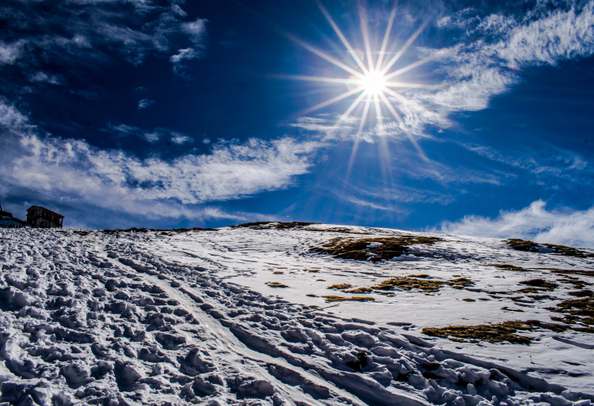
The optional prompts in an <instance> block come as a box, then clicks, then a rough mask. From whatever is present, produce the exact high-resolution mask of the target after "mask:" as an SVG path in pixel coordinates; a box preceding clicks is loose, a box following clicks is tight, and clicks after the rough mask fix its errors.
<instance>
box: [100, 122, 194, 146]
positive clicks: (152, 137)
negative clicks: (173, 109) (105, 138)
mask: <svg viewBox="0 0 594 406" xmlns="http://www.w3.org/2000/svg"><path fill="white" fill-rule="evenodd" d="M104 131H109V132H112V133H114V134H117V135H118V136H122V137H128V136H134V137H138V138H141V139H143V140H145V141H147V142H150V143H155V142H157V141H159V140H160V139H163V138H168V139H169V140H171V142H173V143H174V144H177V145H182V144H185V143H187V142H191V141H193V140H194V139H193V138H192V137H189V136H187V135H185V134H183V133H180V132H178V131H174V130H170V129H168V128H162V127H156V128H154V129H152V130H143V129H141V128H138V127H134V126H132V125H127V124H118V125H113V124H111V123H109V124H108V125H107V128H106V129H105V130H104Z"/></svg>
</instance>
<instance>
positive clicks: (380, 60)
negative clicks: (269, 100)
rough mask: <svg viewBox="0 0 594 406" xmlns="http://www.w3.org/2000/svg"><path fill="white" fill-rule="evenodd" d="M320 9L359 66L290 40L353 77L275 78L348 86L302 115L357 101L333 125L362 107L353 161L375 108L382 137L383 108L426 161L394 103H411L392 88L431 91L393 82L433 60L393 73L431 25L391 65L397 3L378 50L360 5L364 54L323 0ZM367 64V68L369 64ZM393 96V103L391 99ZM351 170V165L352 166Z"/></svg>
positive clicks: (408, 44)
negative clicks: (343, 102) (349, 64)
mask: <svg viewBox="0 0 594 406" xmlns="http://www.w3.org/2000/svg"><path fill="white" fill-rule="evenodd" d="M316 1H317V3H318V6H319V8H320V10H321V11H322V13H323V14H324V16H325V17H326V20H328V22H329V23H330V25H331V26H332V28H333V29H334V32H335V33H336V35H338V37H339V38H340V40H341V42H342V43H343V45H344V46H345V48H346V52H347V53H348V54H349V55H350V56H351V57H352V58H353V60H354V62H355V64H356V66H348V65H347V64H345V63H343V62H341V61H339V60H337V59H335V58H334V57H332V56H330V55H328V54H326V53H325V52H323V51H321V50H319V49H317V48H315V47H313V46H311V45H309V44H307V43H306V42H304V41H302V40H300V39H299V38H297V37H295V36H293V35H289V34H287V36H288V37H289V38H290V39H292V40H293V41H295V42H296V43H297V44H299V45H301V46H302V47H304V48H305V49H307V50H308V51H310V52H312V53H314V54H316V55H317V56H319V57H320V58H323V59H325V60H326V61H328V62H330V63H332V64H333V65H335V66H337V67H339V68H341V69H343V70H344V71H345V72H346V73H347V74H350V77H346V78H327V77H318V76H295V75H275V77H279V78H285V79H296V80H306V81H311V82H324V83H326V84H337V85H346V87H347V89H348V90H347V91H346V92H344V93H342V94H340V95H338V96H336V97H333V98H332V99H329V100H327V101H324V102H322V103H319V104H317V105H315V106H313V107H311V108H309V109H307V110H305V111H303V112H302V113H301V114H307V113H311V112H312V111H315V110H318V109H321V108H324V107H326V106H329V105H331V104H334V103H336V102H338V101H340V100H344V99H346V98H348V97H351V96H355V95H357V97H356V98H355V100H354V101H353V103H352V104H351V106H350V107H349V108H348V109H347V111H346V112H345V113H344V114H343V115H342V116H341V117H340V118H339V120H338V122H337V123H336V124H335V125H334V128H335V129H337V128H339V124H340V123H341V122H342V121H343V120H345V119H346V118H348V117H349V115H350V114H351V113H352V112H353V111H354V110H355V108H356V107H357V106H358V105H359V104H361V103H363V112H362V114H361V119H360V122H359V126H358V132H357V137H356V139H355V146H354V147H353V154H352V156H351V161H352V158H353V156H354V153H355V152H356V150H357V145H358V142H359V137H360V135H361V133H362V132H363V129H364V127H365V122H366V120H367V116H368V113H369V110H370V109H371V108H373V109H374V110H375V113H376V117H377V123H378V128H379V133H380V134H381V133H382V131H383V128H384V125H383V121H384V117H383V116H382V106H383V107H384V108H386V109H387V110H388V111H389V112H390V114H391V115H392V117H394V119H395V120H396V121H397V122H398V125H399V127H400V129H401V130H402V131H404V132H405V133H406V135H407V136H408V139H409V140H410V141H411V143H412V144H413V145H414V146H415V148H416V149H417V151H418V152H419V155H420V156H421V157H422V158H423V159H427V157H426V156H425V153H424V152H423V150H422V149H421V147H420V146H419V144H418V142H417V141H416V139H415V137H414V136H413V135H412V134H411V133H410V131H409V130H408V128H407V126H406V124H405V123H404V121H403V120H402V118H401V116H400V114H398V112H397V111H396V109H395V108H394V106H393V105H392V103H393V102H394V100H399V101H401V102H408V100H407V99H406V98H405V97H404V96H403V95H401V94H399V93H397V92H395V91H394V90H393V88H431V87H432V86H428V85H423V84H416V83H407V82H397V81H394V80H393V78H395V77H397V76H399V75H401V74H403V73H405V72H408V71H410V70H412V69H415V68H417V67H419V66H421V65H423V64H425V63H427V62H429V61H430V60H432V59H433V57H428V58H424V59H421V60H419V61H416V62H414V63H411V64H410V65H408V66H405V67H403V68H400V69H397V70H394V71H390V70H391V69H392V67H393V66H394V64H395V63H396V62H397V61H398V60H399V59H400V57H401V56H402V54H404V52H406V50H407V49H408V48H409V47H410V45H411V44H412V43H413V42H414V41H415V40H416V39H417V37H418V36H419V35H420V34H421V32H422V31H423V29H424V28H425V27H426V26H427V24H428V21H427V22H425V23H424V24H423V25H422V26H421V27H419V28H418V29H417V31H415V33H414V34H413V35H412V36H411V37H410V38H409V39H408V40H407V41H406V42H405V43H404V44H403V45H402V47H401V48H400V49H399V50H398V52H396V53H394V55H392V56H391V58H390V59H389V60H388V62H384V58H385V59H388V58H389V56H388V52H386V49H387V48H388V44H389V43H390V34H391V31H392V27H393V24H394V18H395V16H396V2H395V3H394V6H393V7H392V12H391V13H390V16H389V18H388V24H387V28H386V32H385V34H384V37H383V41H382V44H381V48H380V49H379V50H377V49H374V46H373V45H374V44H372V43H371V41H370V39H369V32H368V29H367V15H366V12H365V7H364V6H363V3H362V1H361V0H360V1H359V19H360V21H361V33H362V36H363V42H364V44H365V52H363V51H360V50H358V49H355V48H353V47H352V46H351V44H350V43H349V41H348V40H347V38H346V37H345V36H344V34H343V33H342V31H341V30H340V28H339V27H338V25H337V24H336V22H334V19H333V18H332V16H331V15H330V13H329V12H328V10H327V9H326V8H325V7H324V5H323V4H322V3H321V1H320V0H316ZM374 55H377V60H375V61H374ZM366 63H367V64H366ZM388 96H390V97H391V98H392V99H389V98H388ZM349 167H350V165H349Z"/></svg>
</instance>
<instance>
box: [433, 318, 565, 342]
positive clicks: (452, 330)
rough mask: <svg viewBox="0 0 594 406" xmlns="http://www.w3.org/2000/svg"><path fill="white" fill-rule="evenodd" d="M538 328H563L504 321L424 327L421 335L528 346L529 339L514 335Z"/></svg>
mask: <svg viewBox="0 0 594 406" xmlns="http://www.w3.org/2000/svg"><path fill="white" fill-rule="evenodd" d="M538 328H543V329H549V330H553V331H558V332H559V331H564V330H565V327H563V326H559V325H557V324H550V323H543V322H540V321H538V320H528V321H505V322H503V323H499V324H479V325H476V326H447V327H439V328H436V327H425V328H423V330H422V332H423V334H427V335H429V336H433V337H442V338H448V339H450V340H451V341H456V342H473V341H474V342H476V341H477V340H479V341H488V342H491V343H499V342H503V341H507V342H510V343H514V344H530V342H531V341H532V340H531V339H530V338H529V337H525V336H521V335H518V334H516V332H517V331H518V330H524V331H532V330H536V329H538Z"/></svg>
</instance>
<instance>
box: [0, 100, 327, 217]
mask: <svg viewBox="0 0 594 406" xmlns="http://www.w3.org/2000/svg"><path fill="white" fill-rule="evenodd" d="M0 124H3V125H4V126H5V130H7V131H6V132H5V133H4V134H3V136H2V137H1V138H0V146H1V148H0V183H3V184H5V185H9V186H11V187H13V188H20V189H26V190H28V191H35V193H36V195H37V196H39V197H40V199H41V198H43V199H49V200H52V199H53V200H55V201H61V202H68V201H71V202H76V204H77V205H81V204H82V205H89V206H93V207H100V208H103V209H109V210H115V211H119V212H125V213H131V214H136V215H146V216H149V217H152V218H160V217H161V218H163V217H169V218H172V217H173V218H177V217H180V216H186V217H196V215H197V214H196V211H197V210H199V209H198V208H197V205H200V204H204V203H207V202H213V201H225V200H231V199H239V198H242V197H245V196H250V195H254V194H257V193H261V192H266V191H273V190H279V189H286V188H288V187H290V186H292V185H293V184H294V182H295V177H296V176H298V175H302V174H305V173H307V172H308V169H309V167H310V166H311V165H312V163H311V160H310V156H311V155H312V154H313V153H315V152H316V151H317V150H318V149H319V148H321V147H322V146H323V145H322V144H321V143H319V142H313V141H302V142H298V141H296V140H294V139H291V138H281V139H277V140H273V141H270V142H265V141H262V140H256V139H251V140H249V141H247V142H245V143H242V144H238V143H232V142H219V143H217V144H215V145H214V146H213V149H212V152H211V153H209V154H188V155H184V156H180V157H177V158H175V159H173V160H171V161H165V160H163V159H160V158H159V157H151V158H148V159H138V158H136V157H134V156H131V155H129V154H127V153H125V152H123V151H120V150H99V149H97V148H94V147H92V146H90V145H89V144H88V143H86V142H84V141H80V140H65V139H61V138H55V137H43V136H40V135H38V134H35V133H33V132H31V131H29V132H27V131H22V129H23V128H26V125H27V120H26V117H25V116H23V115H22V114H20V113H18V111H16V110H15V109H14V107H12V106H8V105H6V104H5V103H0ZM117 127H120V129H122V130H125V131H133V130H130V128H132V129H134V127H131V126H123V125H120V126H117ZM114 128H116V127H114ZM29 193H30V192H29ZM201 210H202V209H200V212H201V213H202V211H201ZM201 215H202V214H201Z"/></svg>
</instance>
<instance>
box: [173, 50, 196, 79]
mask: <svg viewBox="0 0 594 406" xmlns="http://www.w3.org/2000/svg"><path fill="white" fill-rule="evenodd" d="M202 55H203V52H202V51H197V50H195V49H194V48H184V49H178V50H177V54H175V55H172V56H171V57H170V58H169V61H170V62H171V63H172V64H173V73H175V74H176V75H178V76H182V77H189V76H188V75H187V74H186V73H185V68H186V67H185V66H184V64H183V62H184V61H191V60H192V59H198V58H200V57H202Z"/></svg>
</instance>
